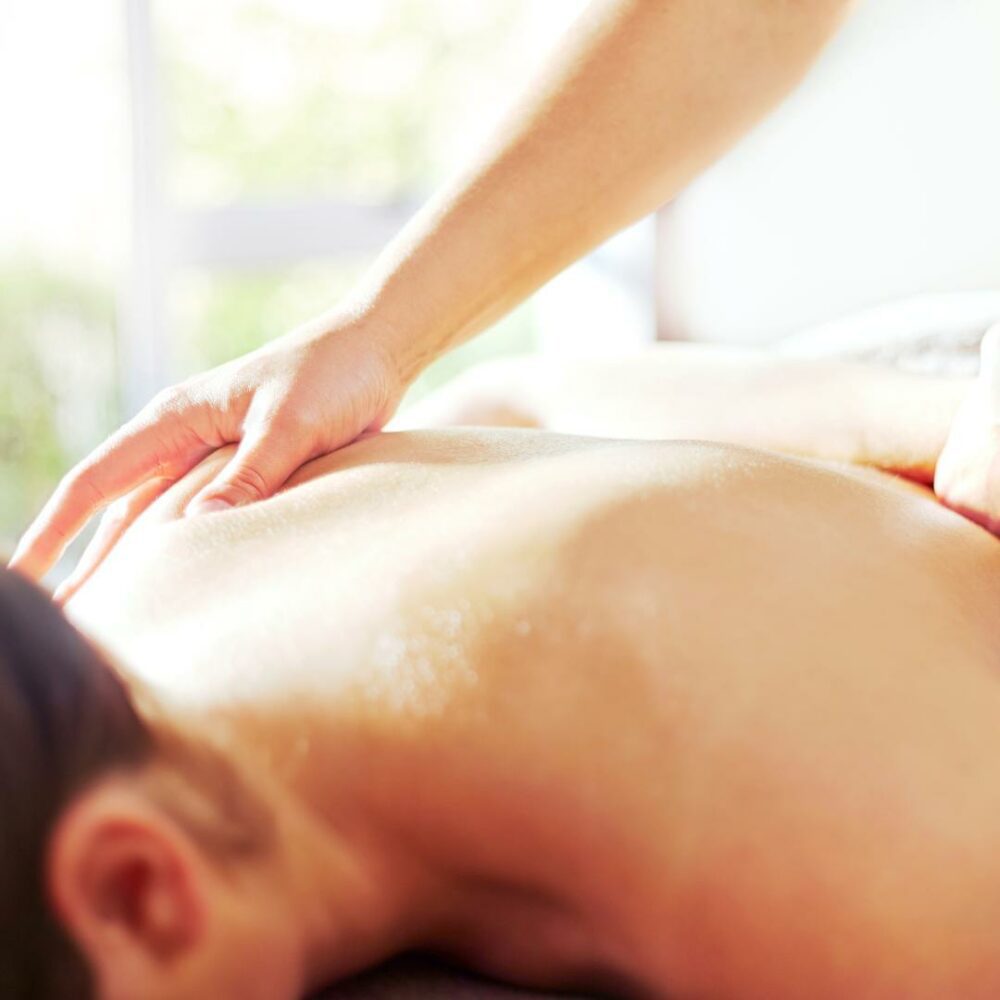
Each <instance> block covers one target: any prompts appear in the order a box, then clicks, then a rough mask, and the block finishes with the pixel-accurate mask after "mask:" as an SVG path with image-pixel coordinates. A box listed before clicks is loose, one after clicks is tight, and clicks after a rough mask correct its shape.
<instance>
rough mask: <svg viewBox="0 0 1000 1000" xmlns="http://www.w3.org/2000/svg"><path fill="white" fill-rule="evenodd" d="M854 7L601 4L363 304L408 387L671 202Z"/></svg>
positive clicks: (371, 283)
mask: <svg viewBox="0 0 1000 1000" xmlns="http://www.w3.org/2000/svg"><path fill="white" fill-rule="evenodd" d="M848 5H849V0H800V2H797V3H788V2H787V0H714V2H712V3H706V2H705V0H597V2H595V3H594V4H593V5H592V6H591V8H590V9H589V10H588V11H587V13H586V14H585V15H584V17H583V18H582V19H581V21H580V23H579V24H578V25H577V26H576V28H575V29H574V30H573V31H571V32H570V34H569V37H568V38H567V40H566V42H565V43H564V44H563V46H562V47H561V49H560V50H559V51H558V52H557V53H556V55H555V57H554V58H553V59H552V60H551V62H550V64H549V66H548V67H547V70H546V71H545V72H544V73H543V75H542V77H541V79H540V80H537V81H536V82H535V83H534V84H533V85H532V86H531V87H530V88H529V90H528V92H527V94H526V95H525V97H524V98H523V99H522V100H521V102H520V104H519V105H518V106H516V108H515V109H514V111H513V113H512V114H511V115H510V116H509V118H508V119H507V121H506V124H505V125H504V126H503V127H502V128H500V129H499V131H498V132H497V134H496V135H495V136H494V138H493V140H492V142H491V143H490V144H488V146H487V148H486V149H485V150H484V152H483V153H482V155H481V156H480V157H479V159H478V160H477V161H476V162H474V163H473V164H472V165H471V166H470V167H469V168H468V169H467V170H466V171H465V172H464V173H463V174H461V175H460V176H458V177H457V178H456V179H455V180H453V181H452V182H451V183H450V184H448V185H447V186H446V187H445V188H444V189H443V190H442V191H441V192H440V193H439V194H438V195H437V196H436V197H435V198H434V199H433V200H432V201H431V202H430V203H429V204H428V205H427V206H426V207H425V208H424V209H423V210H422V211H421V212H420V213H419V214H418V215H417V217H416V218H415V219H414V220H413V221H412V222H411V223H410V224H409V225H408V226H407V227H406V228H405V229H404V231H403V232H402V233H401V234H400V236H399V237H398V238H397V239H396V240H395V241H394V242H393V243H392V244H391V245H390V246H389V247H388V248H387V249H386V251H385V252H384V253H383V254H382V256H381V257H380V258H379V260H378V261H377V262H376V264H375V266H374V268H373V270H372V271H371V272H370V274H369V275H368V277H367V279H366V281H365V282H364V283H363V285H362V287H361V289H360V290H359V292H358V294H357V296H356V297H355V298H354V299H353V300H352V302H351V307H352V309H353V310H354V312H355V313H356V314H357V315H358V316H360V317H362V318H365V319H367V320H369V323H368V324H367V325H368V326H369V328H370V329H372V330H373V331H375V332H376V333H377V335H378V336H379V337H380V338H382V339H383V340H385V341H386V342H388V343H389V345H390V353H391V355H392V356H393V358H394V359H395V361H396V363H397V365H398V366H399V369H400V374H401V375H402V377H403V380H404V381H408V380H409V379H410V378H411V377H412V376H413V374H415V373H416V372H417V371H419V370H420V369H421V368H423V367H424V366H425V365H426V364H427V363H429V362H430V361H431V360H433V359H434V358H435V357H437V356H438V355H440V354H441V353H443V352H444V351H445V350H447V349H448V348H449V347H451V346H453V345H455V344H456V343H458V342H460V341H462V340H464V339H466V338H468V337H470V336H472V335H473V334H475V333H477V332H479V331H480V330H482V329H483V328H484V327H485V326H487V325H488V324H489V323H491V322H492V321H494V320H496V319H498V318H499V317H500V316H502V315H503V314H504V313H505V312H507V311H508V310H509V309H511V308H512V307H513V306H515V305H516V304H517V303H519V302H520V301H521V300H523V299H524V298H525V297H526V296H528V295H529V294H530V293H531V292H533V291H534V290H535V289H536V288H538V287H539V286H540V285H542V284H543V283H544V282H545V281H547V280H548V279H549V278H551V277H552V276H553V275H554V274H556V273H557V272H558V271H560V270H561V269H562V268H564V267H565V266H566V265H568V264H569V263H571V262H572V261H574V260H575V259H577V258H578V257H580V256H581V255H582V254H584V253H585V252H587V251H588V250H589V249H591V248H592V247H593V246H595V245H596V244H598V243H599V242H601V241H602V240H604V239H605V238H606V237H608V236H609V235H611V234H612V233H614V232H616V231H618V230H619V229H621V228H623V227H624V226H626V225H628V224H629V223H631V222H633V221H634V220H636V219H638V218H640V217H641V216H642V215H644V214H646V213H648V212H650V211H651V210H653V209H654V208H656V207H657V206H658V205H660V204H662V203H663V202H664V201H666V200H668V199H670V198H671V197H673V196H674V195H676V194H677V193H678V191H679V190H680V189H681V188H682V187H683V186H684V185H685V184H687V183H688V182H689V181H690V180H691V179H692V178H693V177H695V176H696V175H697V174H698V173H699V172H700V171H701V170H702V169H703V168H704V167H705V166H707V165H708V164H709V163H711V162H712V161H713V160H714V159H715V158H716V157H718V156H719V155H720V154H721V153H722V152H724V151H725V150H726V149H727V148H728V147H730V146H731V145H732V144H733V143H734V142H735V141H736V139H737V138H739V137H740V136H741V135H742V134H743V133H744V132H745V131H746V130H747V129H748V128H749V127H750V126H751V125H753V124H754V123H755V122H756V121H757V120H758V119H759V118H760V117H761V116H762V115H763V114H764V113H765V112H766V111H767V110H769V109H770V108H771V107H772V106H773V105H774V104H776V103H777V102H778V101H779V100H780V99H781V98H782V97H783V96H784V95H785V94H786V93H787V92H788V91H789V90H791V89H792V87H793V86H794V85H795V84H796V83H797V82H798V80H799V79H800V78H801V77H802V75H803V74H804V73H805V71H806V70H807V68H808V67H809V65H810V64H811V63H812V62H813V60H814V59H815V57H816V55H817V53H818V52H819V51H820V49H821V48H822V46H823V44H824V43H825V41H826V40H827V39H828V38H829V37H830V35H831V34H832V33H833V31H834V30H835V28H836V26H837V25H838V23H839V21H840V19H841V16H842V14H843V12H844V10H845V9H846V7H847V6H848Z"/></svg>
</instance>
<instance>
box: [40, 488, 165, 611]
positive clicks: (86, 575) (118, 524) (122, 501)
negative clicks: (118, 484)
mask: <svg viewBox="0 0 1000 1000" xmlns="http://www.w3.org/2000/svg"><path fill="white" fill-rule="evenodd" d="M174 482H176V480H173V479H167V478H160V479H151V480H150V481H149V482H147V483H143V484H142V485H141V486H139V487H138V488H136V489H134V490H132V492H131V493H126V494H125V496H123V497H119V498H118V499H117V500H116V501H115V502H114V503H113V504H111V506H110V507H108V509H107V510H106V511H105V512H104V517H102V518H101V523H100V525H99V526H98V528H97V531H96V532H95V533H94V537H93V538H92V539H91V540H90V543H89V544H88V545H87V547H86V549H84V551H83V555H82V556H80V561H79V562H78V563H77V564H76V569H74V570H73V572H72V573H71V574H70V575H69V576H68V577H67V578H66V579H65V580H64V581H63V582H62V584H60V586H59V587H57V588H56V592H55V594H53V599H54V600H55V601H56V603H57V604H65V603H66V601H68V600H69V599H70V598H71V597H72V596H73V595H74V594H75V593H76V592H77V591H78V590H79V589H80V588H81V587H82V586H83V585H84V584H85V583H86V582H87V580H88V579H90V577H91V576H92V575H93V573H94V571H95V570H96V569H97V567H98V566H100V565H101V563H102V562H104V560H105V558H106V557H107V555H108V553H109V552H110V551H111V550H112V549H113V548H114V547H115V546H116V545H117V544H118V542H119V540H120V539H121V537H122V535H124V534H125V532H126V531H127V530H128V528H129V527H130V526H131V525H132V524H133V523H134V521H135V520H136V518H137V517H138V516H139V515H140V514H141V513H142V512H143V511H144V510H146V508H147V507H149V505H150V504H151V503H152V502H153V501H154V500H155V499H156V498H157V497H158V496H160V495H161V494H162V493H164V491H165V490H166V489H167V488H168V487H169V486H171V485H172V484H173V483H174Z"/></svg>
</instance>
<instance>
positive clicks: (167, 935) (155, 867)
mask: <svg viewBox="0 0 1000 1000" xmlns="http://www.w3.org/2000/svg"><path fill="white" fill-rule="evenodd" d="M201 867H202V866H201V865H200V864H199V859H198V856H197V853H196V849H195V847H194V845H193V844H192V843H191V841H190V840H189V839H188V837H187V836H186V835H185V833H184V831H182V830H181V829H180V828H179V827H178V826H177V825H176V824H175V823H174V822H173V821H172V820H171V819H170V817H169V816H167V815H166V814H165V813H164V812H163V810H162V809H160V808H159V807H158V806H157V805H156V804H155V803H153V802H151V801H149V800H148V799H147V798H146V797H145V796H144V795H143V793H142V790H141V787H140V786H139V785H138V784H135V783H130V782H128V781H127V780H125V779H121V780H111V781H108V782H104V783H102V784H100V785H98V786H96V787H94V788H91V789H89V790H87V791H85V792H84V793H83V794H82V795H80V796H79V797H78V798H77V800H76V801H74V802H73V803H72V804H71V805H70V807H69V808H68V809H67V811H66V812H65V813H64V815H63V816H62V817H61V818H60V819H59V821H58V822H57V824H56V828H55V830H54V832H53V834H52V836H51V838H50V842H49V849H48V855H47V865H46V876H47V882H48V891H49V896H50V899H51V902H52V905H53V907H54V909H55V911H56V913H57V915H58V917H59V918H60V919H61V922H62V923H63V925H64V926H65V928H66V929H67V931H68V932H69V935H70V937H71V938H73V940H74V941H75V942H76V944H77V946H78V947H79V948H80V949H81V951H82V952H83V953H84V954H85V956H86V958H87V959H88V961H89V964H90V966H91V968H92V970H93V971H94V973H95V975H96V978H97V979H99V980H100V981H102V982H106V983H111V982H114V983H118V984H123V983H124V984H127V982H133V983H134V982H136V981H138V980H140V979H141V980H142V981H143V982H146V983H149V982H150V980H151V979H155V978H156V976H157V973H159V972H161V971H165V970H166V969H167V967H168V966H170V965H174V964H176V960H177V959H178V958H181V957H183V956H184V954H185V953H189V954H192V953H194V952H195V951H196V950H197V948H198V946H199V944H200V943H201V942H202V941H203V939H204V936H205V927H206V898H205V892H206V889H205V885H204V880H203V879H201V878H199V872H200V870H201ZM118 991H119V990H118V989H117V988H116V989H114V990H112V991H111V992H112V993H117V992H118ZM124 992H125V993H128V992H130V990H129V989H128V988H127V986H126V989H125V990H124Z"/></svg>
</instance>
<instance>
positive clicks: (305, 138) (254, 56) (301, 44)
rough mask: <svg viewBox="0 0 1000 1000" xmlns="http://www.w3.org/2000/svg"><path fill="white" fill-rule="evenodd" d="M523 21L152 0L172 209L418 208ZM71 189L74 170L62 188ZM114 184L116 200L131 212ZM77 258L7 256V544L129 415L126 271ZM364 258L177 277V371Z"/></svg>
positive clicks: (494, 93) (82, 251)
mask: <svg viewBox="0 0 1000 1000" xmlns="http://www.w3.org/2000/svg"><path fill="white" fill-rule="evenodd" d="M529 9H530V3H529V0H479V2H477V3H474V4H469V3H467V2H465V0H366V2H365V3H362V4H340V3H335V2H334V3H328V2H325V0H215V2H213V3H211V4H205V3H204V2H203V0H158V2H154V7H153V10H154V14H155V18H156V25H157V29H158V43H159V54H160V61H161V69H162V71H163V78H164V79H163V83H164V86H163V94H162V96H163V101H164V108H165V112H166V116H165V117H166V123H167V130H168V137H169V142H168V144H167V145H168V149H169V157H168V162H167V163H166V178H167V189H168V194H169V197H170V200H171V201H172V202H173V203H175V204H177V205H180V206H185V207H198V206H211V205H219V204H223V203H226V202H231V201H238V200H244V199H250V200H254V199H258V200H259V199H267V198H301V197H334V198H337V199H342V200H354V201H359V202H368V203H381V202H386V201H391V200H393V199H397V198H406V199H408V200H411V201H412V200H413V198H415V197H420V196H421V195H422V194H423V193H425V192H426V191H427V190H429V189H430V188H431V187H433V186H434V185H435V184H437V183H438V182H439V181H440V180H441V179H442V178H443V177H444V176H445V175H446V174H448V173H450V172H451V171H452V170H453V169H454V168H455V165H456V163H457V162H458V161H459V160H460V159H462V158H463V157H464V155H466V154H467V152H468V151H469V148H470V146H471V145H474V140H475V138H476V136H477V135H478V134H480V133H481V132H482V131H483V130H484V129H485V128H486V127H487V126H488V124H489V119H490V118H491V117H492V116H493V115H494V114H495V113H496V111H497V110H498V108H499V107H501V106H503V105H504V104H506V103H507V101H508V99H509V91H510V90H511V89H512V81H513V82H514V83H516V84H519V82H520V80H521V78H522V77H523V70H524V66H523V59H524V53H523V51H522V50H521V46H520V45H519V36H518V30H519V26H523V19H524V16H525V12H526V11H528V10H529ZM53 72H58V67H56V68H54V70H53ZM109 79H114V77H113V75H112V74H109ZM71 85H72V81H71V80H67V87H69V86H71ZM120 99H121V94H111V93H109V94H108V100H109V103H111V102H114V101H118V100H120ZM123 145H124V144H123ZM73 180H74V175H73V172H72V171H71V170H68V171H67V172H66V175H65V184H66V185H67V186H68V187H69V186H71V185H72V184H73ZM114 183H115V182H114V180H113V179H112V178H109V180H108V184H109V192H108V198H107V201H108V204H109V205H117V204H120V199H121V198H122V194H121V191H120V190H118V189H115V190H114V191H111V190H110V188H111V187H113V186H114ZM68 187H67V190H68ZM119 187H120V185H119ZM39 197H44V192H40V193H39ZM83 197H85V196H84V195H82V194H81V198H83ZM79 261H80V263H79V265H78V266H77V265H75V264H74V263H73V256H72V254H71V253H70V254H67V252H66V249H65V247H64V248H62V249H61V250H59V251H56V250H54V249H53V248H49V247H47V246H46V245H44V243H43V244H40V245H38V246H34V245H32V247H31V249H30V250H29V251H25V250H24V249H23V248H19V249H18V250H17V251H16V252H15V253H13V254H12V255H11V256H10V259H9V260H6V261H0V372H2V377H0V549H3V548H9V547H10V546H11V544H12V543H13V541H14V539H15V537H16V535H17V534H18V533H19V532H20V531H21V530H23V528H24V527H25V525H26V524H27V522H28V520H29V519H30V517H31V516H33V514H34V513H35V512H36V511H37V509H38V508H39V507H40V505H41V503H42V502H43V501H44V499H45V497H46V496H47V495H48V493H49V492H50V491H51V490H52V488H53V487H54V486H55V484H56V483H57V481H58V479H59V477H60V476H61V475H62V474H63V473H64V472H65V471H66V469H67V468H68V467H69V466H70V465H71V464H72V463H73V462H74V461H76V460H77V459H78V458H80V457H81V456H82V455H83V454H85V453H87V452H88V451H89V450H90V449H91V448H93V447H94V446H95V445H97V444H98V443H99V442H100V441H101V440H103V439H104V438H105V437H106V436H107V434H108V433H110V432H111V431H112V430H113V429H114V427H115V426H116V425H117V424H118V423H119V422H120V420H121V417H122V414H121V412H120V409H119V400H118V374H119V372H118V360H117V357H116V354H115V340H114V336H115V335H114V331H115V299H116V285H117V284H118V283H120V281H121V279H122V275H123V274H124V272H125V267H124V266H123V267H121V268H120V273H119V274H117V275H116V274H114V273H113V272H111V271H110V270H109V269H108V268H107V267H105V269H104V270H105V272H106V273H100V269H99V268H98V269H97V270H96V271H95V270H94V269H93V268H92V267H91V266H90V265H91V262H90V259H89V254H88V248H87V247H86V246H81V247H80V248H79ZM366 263H367V261H366V260H360V259H340V260H326V261H306V262H300V263H296V264H293V265H290V266H288V267H284V268H279V269H275V270H269V271H264V272H240V273H217V272H211V273H210V272H196V273H182V274H178V275H174V276H173V281H172V283H171V288H170V301H169V313H168V317H167V319H168V328H169V330H170V336H171V338H172V339H171V344H170V354H171V357H172V364H173V370H172V376H173V377H174V378H181V377H183V376H184V375H187V374H189V373H191V372H194V371H199V370H204V369H206V368H209V367H212V366H215V365H217V364H220V363H222V362H224V361H227V360H229V359H230V358H233V357H236V356H238V355H240V354H242V353H244V352H246V351H248V350H251V349H253V348H255V347H257V346H258V345H260V344H262V343H264V342H265V341H266V340H269V339H271V338H273V337H275V336H277V335H279V334H281V333H282V332H284V331H285V330H287V329H289V328H290V327H293V326H295V325H297V324H298V323H301V322H302V321H304V320H306V319H308V318H309V317H310V316H311V315H313V314H315V313H316V312H318V311H320V310H322V309H325V308H327V307H329V306H330V305H331V304H333V303H334V302H336V300H337V298H338V297H339V296H341V295H342V294H343V293H344V292H346V291H347V289H348V288H349V287H350V285H351V283H352V282H353V281H354V280H355V279H356V278H357V277H358V275H359V273H360V272H361V270H362V269H363V268H364V266H365V265H366ZM533 341H534V327H533V324H532V320H531V313H530V311H529V310H521V311H519V312H518V313H515V314H514V316H512V317H510V318H508V319H507V320H506V321H505V322H503V323H501V324H500V325H499V326H498V327H496V328H495V329H494V330H493V331H491V332H490V333H489V334H487V335H486V336H485V337H482V338H480V339H478V340H477V341H475V342H474V343H473V344H470V345H467V346H466V347H465V348H463V349H461V350H460V351H457V352H454V353H453V354H451V355H449V356H448V357H446V358H444V359H442V360H441V361H440V362H439V363H438V364H437V365H435V366H433V367H432V368H431V369H430V370H429V371H428V372H427V373H425V375H424V376H423V377H422V378H421V379H420V380H419V381H418V383H417V385H415V386H414V387H413V390H412V392H411V396H412V397H415V396H419V395H421V394H423V393H425V392H426V391H428V390H429V389H430V388H432V387H434V386H436V385H439V384H441V383H442V382H444V381H447V379H448V378H450V377H452V376H453V375H454V374H456V373H457V372H458V371H460V370H462V369H463V368H465V367H467V366H468V365H469V364H472V363H474V362H476V361H478V360H481V359H484V358H487V357H493V356H496V355H498V354H504V353H511V352H519V351H523V350H528V349H530V347H531V346H532V344H533Z"/></svg>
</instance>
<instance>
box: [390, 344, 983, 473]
mask: <svg viewBox="0 0 1000 1000" xmlns="http://www.w3.org/2000/svg"><path fill="white" fill-rule="evenodd" d="M969 385H970V383H969V382H968V381H967V380H964V379H946V378H936V377H933V376H922V375H911V374H906V373H903V372H898V371H896V370H894V369H892V368H886V367H878V366H874V365H861V364H848V363H842V362H831V361H804V360H791V359H782V358H776V357H774V356H772V355H769V354H767V353H766V352H763V351H745V350H734V349H730V348H719V347H704V346H693V345H691V346H689V345H663V346H661V347H658V348H655V349H652V350H649V351H646V352H643V353H642V354H638V355H634V356H626V357H622V358H612V359H606V360H564V359H555V358H553V359H546V358H524V359H514V360H511V361H503V362H496V363H493V364H490V365H485V366H482V367H481V368H479V369H473V370H472V371H471V372H470V373H468V374H467V375H465V376H462V377H461V378H459V379H458V380H457V381H456V382H455V383H454V384H453V385H451V386H449V387H446V388H445V389H444V390H442V392H441V393H440V394H439V395H438V396H437V397H431V398H430V399H428V400H427V401H426V402H424V403H422V404H417V406H416V407H415V408H414V409H413V411H411V412H410V413H409V414H404V416H403V419H402V421H401V423H402V424H405V425H407V426H420V425H422V426H427V425H429V424H431V425H442V424H456V423H466V424H493V425H507V426H525V427H540V428H544V429H548V430H552V431H560V432H564V433H572V434H591V435H595V436H600V437H621V438H643V439H650V438H652V439H681V438H692V439H699V440H714V441H726V442H729V443H732V444H743V445H747V446H751V447H757V448H766V449H770V450H773V451H780V452H785V453H789V454H795V455H802V456H806V457H812V458H820V459H827V460H830V461H841V462H850V463H853V464H858V465H869V466H874V467H878V468H882V469H886V470H889V471H892V472H896V473H899V474H901V475H906V476H908V477H909V478H912V479H916V480H918V481H920V482H924V483H930V482H931V481H932V480H933V476H934V469H935V465H936V463H937V459H938V456H939V455H940V453H941V450H942V448H943V446H944V442H945V440H946V438H947V435H948V431H949V428H950V426H951V424H952V421H953V418H954V416H955V413H956V412H957V410H958V407H959V405H960V404H961V402H962V400H963V398H964V397H965V396H966V394H967V392H968V389H969Z"/></svg>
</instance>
